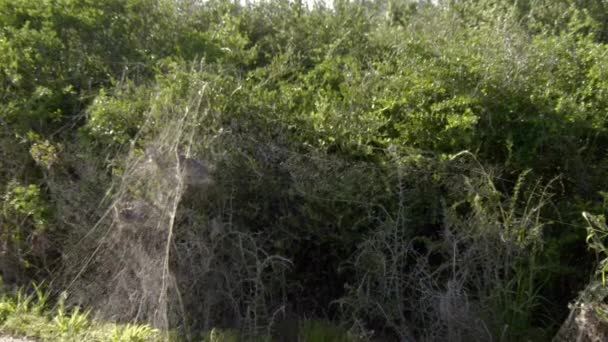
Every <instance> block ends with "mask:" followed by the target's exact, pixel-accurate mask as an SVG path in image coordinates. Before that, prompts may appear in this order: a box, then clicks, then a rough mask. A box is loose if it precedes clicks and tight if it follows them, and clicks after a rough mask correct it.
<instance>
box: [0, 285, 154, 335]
mask: <svg viewBox="0 0 608 342" xmlns="http://www.w3.org/2000/svg"><path fill="white" fill-rule="evenodd" d="M50 296H51V293H50V292H48V291H47V290H46V289H45V288H44V287H43V286H36V285H34V291H33V293H31V294H27V293H26V292H25V291H24V290H23V289H19V290H18V291H17V292H16V293H15V294H12V295H11V294H9V293H6V292H4V291H3V293H2V295H1V297H0V332H2V333H8V334H18V335H24V336H28V337H32V338H36V339H41V340H44V341H80V340H87V341H100V342H101V341H113V342H144V341H163V340H165V339H163V336H161V334H160V333H159V332H158V331H157V330H155V329H152V328H151V327H149V326H146V325H133V324H126V325H119V324H108V323H101V322H98V321H94V320H92V319H91V318H90V317H89V312H88V311H86V312H84V313H83V312H80V310H79V308H78V307H76V308H74V309H72V310H71V312H70V313H69V314H68V313H67V312H66V311H67V310H66V307H65V300H66V298H67V295H65V293H64V294H62V295H61V296H60V298H59V302H58V303H57V306H56V308H55V309H52V308H51V306H50V302H49V298H50Z"/></svg>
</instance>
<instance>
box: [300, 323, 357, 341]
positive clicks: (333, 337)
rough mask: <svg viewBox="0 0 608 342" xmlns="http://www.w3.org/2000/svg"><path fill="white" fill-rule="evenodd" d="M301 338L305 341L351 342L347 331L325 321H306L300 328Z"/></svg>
mask: <svg viewBox="0 0 608 342" xmlns="http://www.w3.org/2000/svg"><path fill="white" fill-rule="evenodd" d="M300 340H301V341H305V342H350V341H353V339H352V338H350V337H349V336H348V334H347V332H346V331H344V330H342V329H340V328H339V327H337V326H335V325H332V324H331V323H328V322H323V321H306V322H305V323H304V324H303V325H302V328H301V330H300Z"/></svg>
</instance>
